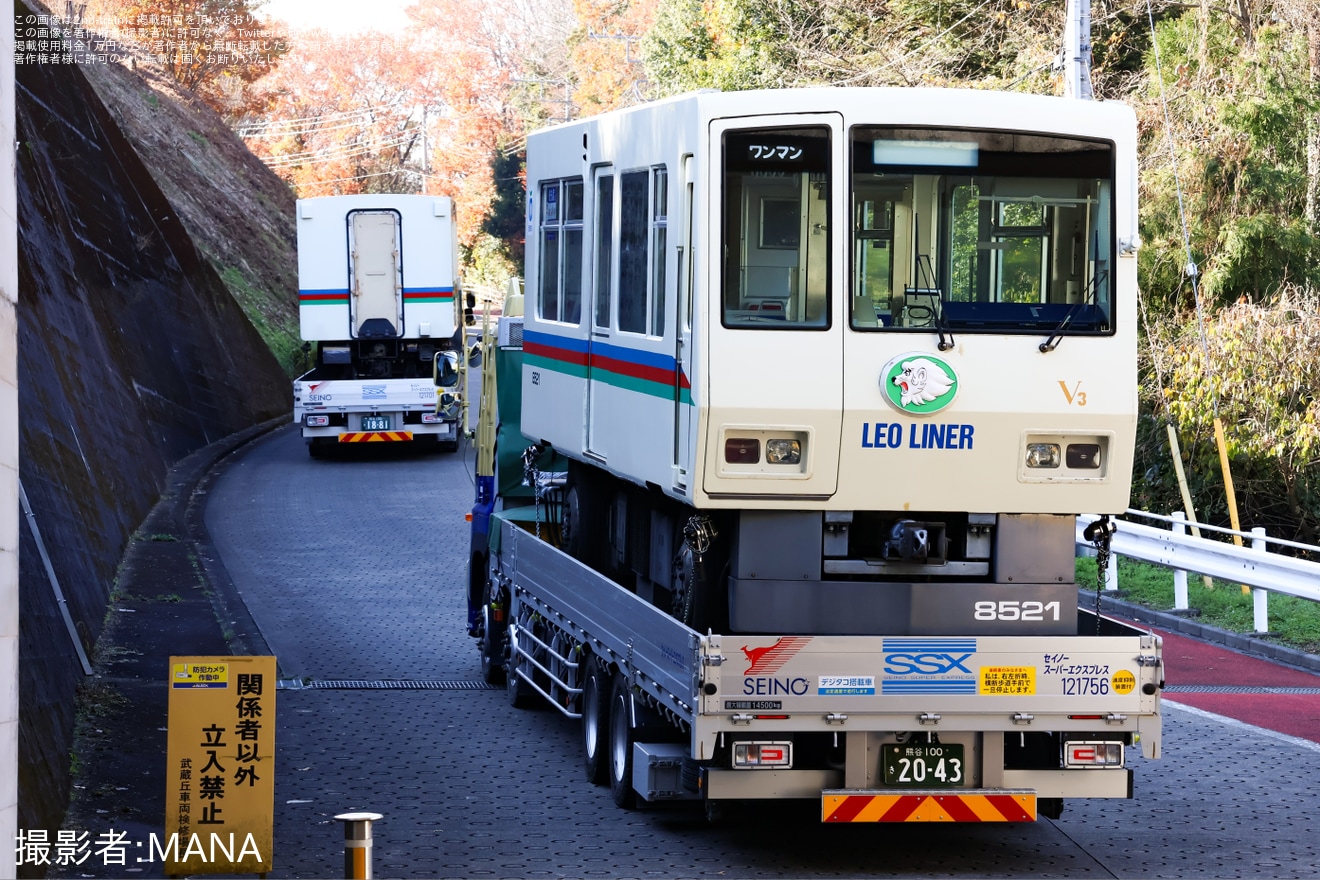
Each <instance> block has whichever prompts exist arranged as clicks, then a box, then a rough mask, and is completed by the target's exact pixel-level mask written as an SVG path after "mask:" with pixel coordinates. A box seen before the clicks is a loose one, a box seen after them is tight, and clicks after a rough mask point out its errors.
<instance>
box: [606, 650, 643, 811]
mask: <svg viewBox="0 0 1320 880" xmlns="http://www.w3.org/2000/svg"><path fill="white" fill-rule="evenodd" d="M630 701H631V697H630V695H629V693H628V681H627V679H625V678H624V677H623V676H622V675H616V676H615V677H614V688H613V696H611V697H610V719H609V721H610V726H609V743H608V745H609V752H608V761H607V763H608V764H609V777H610V795H611V796H612V797H613V798H614V803H615V804H616V805H617V806H619V807H622V808H623V809H625V810H631V809H633V808H635V807H636V806H637V793H636V792H635V791H633V787H632V768H633V754H632V753H633V741H634V736H633V727H632V718H631V713H630V712H629V711H628V707H629V704H630Z"/></svg>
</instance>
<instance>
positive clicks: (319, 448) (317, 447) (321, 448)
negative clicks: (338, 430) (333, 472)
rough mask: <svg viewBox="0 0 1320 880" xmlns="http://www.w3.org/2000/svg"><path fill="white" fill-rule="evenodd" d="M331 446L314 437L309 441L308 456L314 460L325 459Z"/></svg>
mask: <svg viewBox="0 0 1320 880" xmlns="http://www.w3.org/2000/svg"><path fill="white" fill-rule="evenodd" d="M329 445H330V444H329V443H327V442H326V441H325V440H324V439H322V438H320V437H313V438H312V439H310V440H308V441H307V454H308V455H310V456H311V457H312V458H323V457H324V456H325V453H326V449H327V447H328V446H329Z"/></svg>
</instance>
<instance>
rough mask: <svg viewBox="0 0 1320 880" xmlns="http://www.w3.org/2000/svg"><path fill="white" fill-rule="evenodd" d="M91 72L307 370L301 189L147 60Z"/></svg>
mask: <svg viewBox="0 0 1320 880" xmlns="http://www.w3.org/2000/svg"><path fill="white" fill-rule="evenodd" d="M83 72H84V74H85V75H86V77H87V81H88V82H89V83H90V84H91V86H92V88H94V89H95V90H96V93H97V95H98V96H99V97H100V99H101V101H102V103H104V105H105V107H106V109H107V110H108V111H109V113H110V115H111V117H112V118H113V119H114V121H115V124H116V125H117V126H118V128H119V129H120V131H122V132H123V134H124V136H125V137H126V138H128V140H129V141H130V142H131V143H132V144H133V148H134V150H135V151H136V152H137V154H138V155H139V156H140V157H141V158H142V161H143V163H144V164H145V165H146V168H147V170H148V172H150V174H151V177H152V179H153V180H154V181H155V183H156V185H157V186H158V187H159V188H160V190H161V192H162V193H163V194H164V195H165V197H166V198H167V199H168V200H169V202H170V205H171V207H173V209H174V210H175V212H177V213H178V215H179V219H180V220H181V221H182V222H183V225H184V228H185V229H186V230H187V232H188V234H189V236H190V237H191V238H192V240H193V242H194V244H196V246H197V249H198V250H199V251H200V253H201V254H202V256H203V257H204V258H205V259H206V260H207V261H208V262H209V263H210V264H211V265H212V266H213V267H214V268H215V271H216V274H218V275H219V276H220V278H221V280H222V281H224V282H225V285H226V286H227V287H228V288H229V291H230V293H232V294H233V295H234V298H235V299H236V300H237V301H238V303H239V304H240V305H241V306H242V307H243V310H244V312H246V313H247V316H248V318H249V319H250V320H251V321H252V323H253V324H254V325H255V326H256V328H257V330H258V331H259V332H260V333H261V335H262V338H263V339H265V340H266V344H267V345H268V346H269V347H270V349H271V351H272V352H273V353H274V354H275V356H276V358H277V359H278V360H279V362H280V366H282V367H283V368H284V370H285V371H286V372H287V373H288V374H290V375H295V374H296V373H297V372H302V370H301V369H299V366H300V364H301V362H300V361H298V360H297V358H298V357H299V356H300V354H301V352H299V350H298V349H299V347H300V346H301V344H302V342H301V340H300V339H299V336H298V261H297V248H296V232H295V220H294V210H295V198H294V194H293V191H292V190H291V189H290V188H289V186H288V185H287V184H286V183H284V181H282V180H280V178H279V177H278V176H276V174H275V173H274V172H273V171H271V170H270V169H269V168H267V167H266V166H265V165H264V164H262V162H261V160H260V159H258V158H257V157H256V156H254V155H252V153H251V152H250V151H249V150H248V148H247V147H246V146H245V145H244V144H243V141H242V140H241V139H240V138H239V137H238V135H236V134H234V132H233V131H232V130H231V129H230V128H229V127H228V126H227V125H226V124H225V122H224V120H223V119H221V118H220V116H219V115H218V114H217V113H216V112H215V111H214V110H212V109H211V108H210V107H208V106H207V105H206V104H205V103H203V102H202V101H201V100H200V99H199V98H197V96H195V95H193V94H192V93H191V92H189V91H187V90H186V89H183V88H181V87H179V85H178V84H177V83H176V82H175V81H174V80H173V79H172V78H171V77H170V76H169V75H168V74H166V73H164V72H163V71H162V70H161V69H160V67H159V66H158V65H156V64H155V63H154V62H152V61H150V60H149V59H148V58H147V57H146V56H144V55H141V54H139V55H138V56H136V57H135V58H134V59H133V61H132V64H131V69H130V68H129V67H124V66H122V65H118V64H97V65H88V66H86V67H85V68H83Z"/></svg>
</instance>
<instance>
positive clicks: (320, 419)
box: [303, 416, 330, 428]
mask: <svg viewBox="0 0 1320 880" xmlns="http://www.w3.org/2000/svg"><path fill="white" fill-rule="evenodd" d="M303 418H304V420H305V421H306V422H307V427H309V428H324V427H325V426H326V425H329V424H330V417H329V416H304V417H303Z"/></svg>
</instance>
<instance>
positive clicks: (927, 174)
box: [722, 126, 1114, 336]
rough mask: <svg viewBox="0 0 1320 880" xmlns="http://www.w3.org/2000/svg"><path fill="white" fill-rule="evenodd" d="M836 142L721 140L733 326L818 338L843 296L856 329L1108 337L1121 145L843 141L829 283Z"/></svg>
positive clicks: (963, 133)
mask: <svg viewBox="0 0 1320 880" xmlns="http://www.w3.org/2000/svg"><path fill="white" fill-rule="evenodd" d="M830 137H831V130H830V128H829V127H827V126H803V127H791V128H790V127H786V128H775V129H769V128H767V129H749V130H745V131H734V132H729V133H726V134H725V136H724V142H723V160H724V167H723V206H722V208H723V210H722V217H723V220H722V225H723V228H722V236H723V254H722V256H723V284H722V299H723V303H722V305H723V309H722V314H723V321H724V325H725V326H726V327H745V328H761V329H801V330H813V329H814V330H823V329H827V328H828V327H829V326H830V320H829V316H830V292H831V290H832V289H838V290H840V291H842V290H844V289H847V290H848V294H847V295H848V296H849V298H850V307H849V309H848V315H849V323H850V326H851V327H852V328H853V329H855V330H859V331H874V332H934V331H939V332H940V333H941V334H943V333H944V332H945V331H948V332H955V331H956V332H959V333H977V332H983V333H1023V334H1046V335H1051V336H1052V335H1054V334H1056V333H1064V332H1066V333H1068V334H1109V333H1112V332H1113V298H1114V295H1113V281H1112V278H1111V277H1110V273H1111V265H1112V261H1113V255H1114V221H1113V214H1114V204H1113V202H1114V200H1113V174H1114V172H1113V168H1114V147H1113V145H1112V144H1110V143H1108V142H1104V141H1096V140H1084V139H1080V138H1068V137H1059V136H1050V135H1041V134H1026V133H1020V132H1002V131H984V130H970V129H933V128H898V127H886V126H859V127H854V128H853V129H852V130H851V132H850V144H849V147H850V150H849V155H850V163H851V169H850V174H849V177H848V181H847V182H848V202H849V204H848V207H847V209H846V210H847V211H848V212H849V215H850V216H848V218H847V219H848V221H849V227H850V231H849V233H848V234H849V266H848V273H847V276H846V278H847V281H846V286H845V282H844V281H843V280H842V279H840V281H838V282H835V283H832V282H831V277H832V272H833V271H834V270H833V267H832V266H831V261H830V240H831V235H832V229H833V228H837V226H838V225H839V221H840V220H841V219H842V215H843V211H844V210H845V209H843V208H842V207H840V208H839V209H838V211H837V213H838V214H839V215H840V216H838V217H834V221H835V223H834V226H832V224H831V217H832V215H833V214H834V213H835V209H834V208H832V206H831V198H830V193H831V189H832V186H831V180H832V178H831V168H830Z"/></svg>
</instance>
